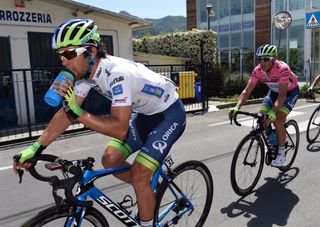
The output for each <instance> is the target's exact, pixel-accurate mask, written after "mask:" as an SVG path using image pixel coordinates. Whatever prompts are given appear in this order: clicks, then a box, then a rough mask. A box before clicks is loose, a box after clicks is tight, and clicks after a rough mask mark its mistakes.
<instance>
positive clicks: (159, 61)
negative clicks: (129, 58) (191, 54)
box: [133, 52, 190, 65]
mask: <svg viewBox="0 0 320 227" xmlns="http://www.w3.org/2000/svg"><path fill="white" fill-rule="evenodd" d="M133 60H134V61H137V62H143V63H147V64H149V65H184V64H185V63H186V62H188V61H190V59H189V58H180V57H169V56H163V55H157V54H145V53H137V52H134V53H133Z"/></svg>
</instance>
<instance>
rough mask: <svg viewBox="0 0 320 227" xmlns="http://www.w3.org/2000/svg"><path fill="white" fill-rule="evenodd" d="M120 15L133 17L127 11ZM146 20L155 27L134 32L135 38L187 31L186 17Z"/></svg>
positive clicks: (121, 12)
mask: <svg viewBox="0 0 320 227" xmlns="http://www.w3.org/2000/svg"><path fill="white" fill-rule="evenodd" d="M119 13H120V14H123V15H126V16H133V15H131V14H129V13H127V12H126V11H120V12H119ZM144 20H147V21H151V22H152V23H153V26H152V27H150V28H144V29H139V30H135V31H133V37H134V38H140V37H142V36H143V35H145V34H148V35H159V34H161V33H167V32H182V31H186V30H187V19H186V17H184V16H166V17H163V18H160V19H151V18H144Z"/></svg>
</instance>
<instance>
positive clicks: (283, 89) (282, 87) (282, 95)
mask: <svg viewBox="0 0 320 227" xmlns="http://www.w3.org/2000/svg"><path fill="white" fill-rule="evenodd" d="M287 92H288V83H280V84H279V92H278V98H277V100H276V101H275V103H274V105H273V107H272V109H273V111H274V112H275V113H277V112H278V111H279V110H280V108H281V106H282V105H283V103H284V101H285V100H286V97H287Z"/></svg>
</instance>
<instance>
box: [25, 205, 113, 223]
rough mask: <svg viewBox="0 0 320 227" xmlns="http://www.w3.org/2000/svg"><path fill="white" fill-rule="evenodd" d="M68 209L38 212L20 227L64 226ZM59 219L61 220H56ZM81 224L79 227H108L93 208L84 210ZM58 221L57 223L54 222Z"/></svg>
mask: <svg viewBox="0 0 320 227" xmlns="http://www.w3.org/2000/svg"><path fill="white" fill-rule="evenodd" d="M71 215H72V213H70V207H69V206H64V207H62V208H61V209H59V210H57V207H56V206H53V207H49V208H48V209H46V210H43V211H41V212H39V214H38V215H36V216H35V217H33V218H31V219H30V220H28V221H27V222H25V223H24V224H23V225H22V227H40V226H45V227H51V226H52V227H57V226H64V225H65V221H66V219H67V218H68V217H70V216H71ZM58 219H61V220H58ZM83 219H84V220H83V222H82V224H81V226H84V227H87V226H94V227H109V223H108V221H107V220H106V218H105V217H104V216H103V214H102V213H101V212H100V211H98V210H97V209H96V208H94V207H89V208H86V211H85V214H84V216H83ZM55 221H58V222H55ZM84 221H85V222H84ZM79 226H80V225H79Z"/></svg>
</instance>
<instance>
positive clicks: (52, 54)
mask: <svg viewBox="0 0 320 227" xmlns="http://www.w3.org/2000/svg"><path fill="white" fill-rule="evenodd" d="M51 38H52V33H39V32H28V41H29V54H30V65H31V68H43V67H57V66H61V61H60V59H59V58H58V55H57V54H56V51H55V50H54V49H52V46H51Z"/></svg>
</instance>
